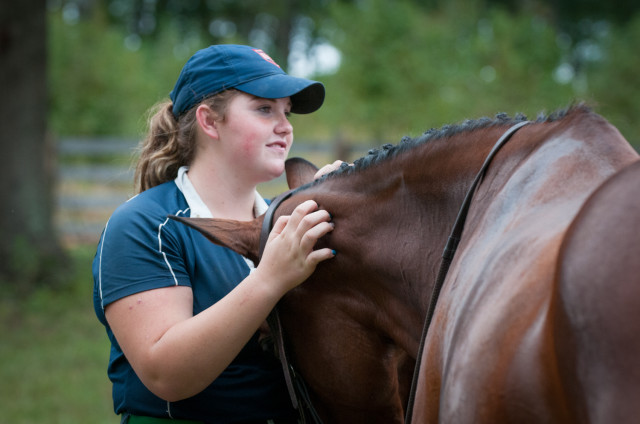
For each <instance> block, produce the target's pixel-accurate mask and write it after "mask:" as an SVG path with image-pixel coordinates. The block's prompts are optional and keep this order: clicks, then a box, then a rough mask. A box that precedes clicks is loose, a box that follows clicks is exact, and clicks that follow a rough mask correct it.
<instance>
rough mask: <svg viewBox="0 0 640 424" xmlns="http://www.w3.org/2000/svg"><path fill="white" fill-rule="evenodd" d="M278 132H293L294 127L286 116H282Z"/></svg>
mask: <svg viewBox="0 0 640 424" xmlns="http://www.w3.org/2000/svg"><path fill="white" fill-rule="evenodd" d="M276 132H277V133H279V134H287V133H291V132H293V125H291V122H289V117H288V116H287V115H286V114H284V113H283V114H281V115H280V118H279V119H278V124H277V125H276Z"/></svg>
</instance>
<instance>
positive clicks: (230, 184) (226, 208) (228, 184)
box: [187, 161, 256, 221]
mask: <svg viewBox="0 0 640 424" xmlns="http://www.w3.org/2000/svg"><path fill="white" fill-rule="evenodd" d="M222 167H224V166H222ZM187 175H188V177H189V180H190V181H191V184H193V187H194V188H195V189H196V192H197V193H198V195H199V196H200V198H201V199H202V201H203V202H204V204H205V205H206V206H207V207H208V208H209V211H211V214H212V215H213V216H214V217H215V218H224V219H235V220H239V221H248V220H251V219H253V218H254V212H253V207H254V204H255V191H256V187H255V185H251V184H245V183H243V182H242V180H240V179H238V178H237V177H235V176H233V174H232V173H231V172H228V171H226V170H223V169H221V168H220V167H216V166H206V165H205V164H203V163H201V162H198V161H196V162H195V163H193V164H192V165H191V166H190V167H189V171H188V173H187Z"/></svg>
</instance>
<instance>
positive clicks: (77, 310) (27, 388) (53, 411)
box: [0, 247, 117, 424]
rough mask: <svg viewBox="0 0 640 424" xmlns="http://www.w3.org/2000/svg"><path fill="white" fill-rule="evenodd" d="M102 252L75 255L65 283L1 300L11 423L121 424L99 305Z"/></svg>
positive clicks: (1, 360)
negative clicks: (98, 256) (95, 274)
mask: <svg viewBox="0 0 640 424" xmlns="http://www.w3.org/2000/svg"><path fill="white" fill-rule="evenodd" d="M94 252H95V250H94V248H93V247H90V248H88V247H87V248H76V249H73V250H71V251H70V252H68V253H69V256H70V257H71V258H72V259H73V265H74V268H72V270H71V271H70V272H68V273H66V274H65V277H66V280H67V282H66V284H65V285H64V286H57V287H55V288H52V287H47V286H41V287H40V288H39V289H38V290H36V291H34V292H33V293H31V294H29V295H28V296H26V297H24V296H16V295H7V293H6V292H5V295H3V297H2V298H1V299H0V332H1V333H2V340H1V341H0V410H1V411H2V421H3V422H7V423H14V424H23V423H24V424H29V423H60V424H63V423H64V424H74V423H77V424H81V423H87V422H91V423H105V424H106V423H109V422H115V421H117V418H116V416H115V415H114V413H113V408H112V403H111V388H110V383H109V380H108V378H107V371H106V370H107V363H108V355H109V341H108V339H107V337H106V335H105V332H104V328H103V327H102V325H101V324H100V323H99V322H98V320H97V318H96V317H95V314H94V312H93V307H92V303H91V293H92V289H93V284H92V278H91V271H90V269H91V268H90V266H91V260H92V258H93V254H94Z"/></svg>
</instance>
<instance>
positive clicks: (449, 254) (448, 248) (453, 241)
mask: <svg viewBox="0 0 640 424" xmlns="http://www.w3.org/2000/svg"><path fill="white" fill-rule="evenodd" d="M529 123H530V122H529V121H522V122H519V123H517V124H515V125H513V126H512V127H511V128H509V129H508V130H507V131H506V132H505V133H504V134H502V137H500V139H499V140H498V141H497V142H496V144H495V145H494V146H493V149H491V151H490V152H489V154H488V155H487V158H486V159H485V161H484V163H483V164H482V167H481V168H480V171H479V172H478V174H477V175H476V178H475V179H474V180H473V183H472V184H471V187H469V190H468V191H467V194H466V196H465V198H464V201H463V202H462V206H461V207H460V211H459V212H458V216H457V217H456V221H455V223H454V224H453V229H452V230H451V234H450V235H449V239H448V240H447V244H446V245H445V247H444V251H443V252H442V262H441V263H440V270H439V271H438V275H437V277H436V282H435V284H434V286H433V290H432V292H431V299H430V301H429V308H428V309H427V315H426V318H425V321H424V326H423V328H422V336H421V338H420V347H419V348H418V357H417V358H416V366H415V368H414V371H413V381H412V383H411V392H410V394H409V402H408V404H407V411H406V415H405V424H410V423H411V419H412V415H413V406H414V403H415V398H416V390H417V387H416V386H417V384H418V377H419V374H420V363H421V361H422V354H423V351H424V344H425V341H426V339H427V333H428V332H429V327H430V325H431V320H432V318H433V313H434V311H435V309H436V305H437V303H438V298H439V297H440V291H441V289H442V286H443V285H444V280H445V278H446V277H447V273H448V272H449V266H450V265H451V262H452V261H453V257H454V255H455V253H456V250H457V249H458V243H460V239H461V237H462V230H463V229H464V223H465V221H466V219H467V214H468V213H469V207H470V206H471V199H472V198H473V194H474V193H475V191H476V188H477V187H478V185H479V184H480V182H481V181H482V178H483V177H484V174H485V173H486V171H487V169H488V168H489V164H490V163H491V161H492V160H493V157H494V156H495V155H496V153H498V150H500V148H501V147H502V146H503V145H504V144H505V143H506V142H507V141H509V139H510V138H511V136H512V135H513V134H514V133H515V132H516V131H518V130H519V129H520V128H522V127H523V126H525V125H527V124H529Z"/></svg>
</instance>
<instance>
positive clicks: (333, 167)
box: [313, 160, 344, 180]
mask: <svg viewBox="0 0 640 424" xmlns="http://www.w3.org/2000/svg"><path fill="white" fill-rule="evenodd" d="M343 163H344V162H343V161H341V160H337V161H335V162H333V163H330V164H328V165H325V166H323V167H322V168H320V169H318V172H316V174H315V175H314V176H313V179H314V180H317V179H318V178H320V177H322V176H323V175H324V174H328V173H329V172H333V171H335V170H336V169H338V168H340V166H342V164H343Z"/></svg>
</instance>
